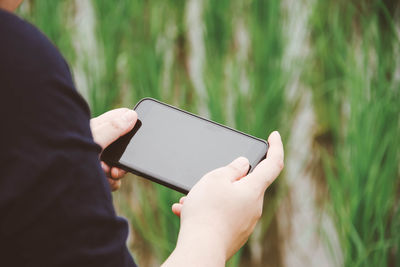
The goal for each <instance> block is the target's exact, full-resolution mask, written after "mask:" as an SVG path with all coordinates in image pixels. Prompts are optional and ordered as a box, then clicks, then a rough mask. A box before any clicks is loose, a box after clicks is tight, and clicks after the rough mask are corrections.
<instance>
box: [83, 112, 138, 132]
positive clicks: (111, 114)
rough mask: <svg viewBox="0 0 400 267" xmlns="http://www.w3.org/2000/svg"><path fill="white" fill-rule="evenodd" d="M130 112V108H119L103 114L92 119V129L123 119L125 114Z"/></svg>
mask: <svg viewBox="0 0 400 267" xmlns="http://www.w3.org/2000/svg"><path fill="white" fill-rule="evenodd" d="M129 110H130V109H129V108H117V109H113V110H110V111H107V112H106V113H104V114H101V115H100V116H97V117H95V118H92V119H91V120H90V127H91V128H95V127H98V126H100V125H101V124H103V123H105V122H108V121H110V120H112V119H113V118H116V117H121V116H122V115H123V114H124V113H126V112H127V111H129Z"/></svg>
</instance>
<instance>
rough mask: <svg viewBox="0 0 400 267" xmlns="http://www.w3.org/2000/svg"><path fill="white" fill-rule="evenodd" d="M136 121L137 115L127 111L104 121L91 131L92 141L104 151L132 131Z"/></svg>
mask: <svg viewBox="0 0 400 267" xmlns="http://www.w3.org/2000/svg"><path fill="white" fill-rule="evenodd" d="M136 121H137V114H136V112H135V111H133V110H128V111H127V112H125V113H123V114H122V115H120V116H115V117H112V118H110V119H109V120H107V121H105V122H104V123H102V124H101V125H99V126H97V127H95V128H94V129H93V130H92V134H93V139H94V141H95V142H96V143H97V144H99V145H100V146H101V148H102V149H105V148H106V147H107V146H109V145H110V144H111V143H112V142H114V141H115V140H117V139H118V138H119V137H121V136H123V135H125V134H127V133H128V132H129V131H130V130H132V128H133V126H134V125H135V123H136Z"/></svg>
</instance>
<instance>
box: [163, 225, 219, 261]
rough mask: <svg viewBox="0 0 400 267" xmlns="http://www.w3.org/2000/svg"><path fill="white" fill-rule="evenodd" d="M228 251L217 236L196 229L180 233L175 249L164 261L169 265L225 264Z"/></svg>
mask: <svg viewBox="0 0 400 267" xmlns="http://www.w3.org/2000/svg"><path fill="white" fill-rule="evenodd" d="M225 262H226V252H225V248H224V246H222V244H220V242H218V238H217V237H216V236H212V235H210V234H209V233H204V232H201V231H196V232H194V233H185V232H182V229H181V231H180V233H179V238H178V242H177V245H176V248H175V250H174V251H173V252H172V254H171V255H170V257H169V258H168V259H167V261H166V262H165V263H164V265H163V266H164V267H167V266H210V267H214V266H215V267H220V266H225Z"/></svg>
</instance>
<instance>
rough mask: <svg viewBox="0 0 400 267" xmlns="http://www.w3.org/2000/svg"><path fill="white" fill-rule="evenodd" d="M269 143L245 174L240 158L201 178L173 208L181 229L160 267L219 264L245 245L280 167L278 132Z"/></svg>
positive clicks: (244, 160)
mask: <svg viewBox="0 0 400 267" xmlns="http://www.w3.org/2000/svg"><path fill="white" fill-rule="evenodd" d="M268 143H269V150H268V153H267V157H266V159H264V160H263V161H261V162H260V163H259V164H258V165H257V167H256V168H255V169H254V170H253V172H251V173H250V174H248V175H246V174H247V171H248V169H249V162H248V160H247V159H246V158H243V157H240V158H238V159H236V160H234V161H233V162H231V163H230V164H229V165H227V166H225V167H222V168H219V169H216V170H214V171H212V172H210V173H208V174H206V175H205V176H204V177H203V178H202V179H201V180H200V181H199V182H198V183H197V184H196V185H195V186H194V187H193V188H192V190H191V191H190V192H189V194H188V195H187V197H184V198H182V199H181V200H180V203H176V204H174V205H173V206H172V211H173V212H174V213H175V214H176V215H178V216H180V217H181V228H180V231H179V237H178V242H177V246H176V248H175V250H174V252H173V253H172V254H171V256H170V257H169V258H168V259H167V261H166V262H165V263H164V265H163V266H224V264H225V262H226V260H228V259H229V258H230V257H231V256H232V255H233V254H235V253H236V252H237V251H238V249H239V248H240V247H241V246H243V245H244V243H245V242H246V241H247V239H248V237H249V235H250V234H251V233H252V232H253V230H254V227H255V225H256V223H257V221H258V220H259V219H260V217H261V214H262V207H263V199H264V193H265V190H266V189H267V188H268V186H269V185H270V184H271V183H272V182H273V181H274V180H275V178H276V177H278V175H279V173H280V172H281V170H282V169H283V165H284V163H283V159H284V152H283V145H282V140H281V137H280V135H279V133H278V132H276V131H275V132H273V133H272V134H271V135H270V136H269V138H268Z"/></svg>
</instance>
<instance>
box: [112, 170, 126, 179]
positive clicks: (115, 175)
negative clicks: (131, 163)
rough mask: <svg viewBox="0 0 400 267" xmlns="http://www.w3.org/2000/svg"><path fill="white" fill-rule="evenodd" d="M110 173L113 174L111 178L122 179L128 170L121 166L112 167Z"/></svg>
mask: <svg viewBox="0 0 400 267" xmlns="http://www.w3.org/2000/svg"><path fill="white" fill-rule="evenodd" d="M110 174H111V178H113V179H121V178H122V177H124V175H125V174H126V171H124V170H122V169H120V168H117V167H112V168H111V173H110Z"/></svg>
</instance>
